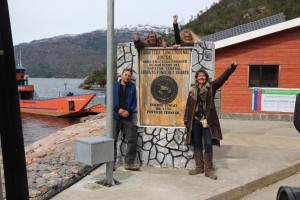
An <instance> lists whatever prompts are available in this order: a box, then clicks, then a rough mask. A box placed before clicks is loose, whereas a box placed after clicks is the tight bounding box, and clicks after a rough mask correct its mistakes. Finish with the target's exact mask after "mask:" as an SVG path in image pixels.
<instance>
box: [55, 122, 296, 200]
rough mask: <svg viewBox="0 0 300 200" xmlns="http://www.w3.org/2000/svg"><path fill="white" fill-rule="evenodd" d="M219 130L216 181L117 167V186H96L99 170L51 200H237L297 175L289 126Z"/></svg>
mask: <svg viewBox="0 0 300 200" xmlns="http://www.w3.org/2000/svg"><path fill="white" fill-rule="evenodd" d="M221 127H222V130H223V137H224V139H223V140H222V141H221V148H218V147H214V168H215V173H216V175H217V176H218V180H211V179H209V178H207V177H205V176H204V175H203V174H200V175H195V176H190V175H188V170H186V169H176V168H158V167H151V166H143V167H142V168H141V171H137V172H134V171H127V170H125V169H124V167H123V166H121V167H119V168H118V169H117V170H116V171H115V172H114V178H115V179H117V180H118V181H120V182H121V184H120V185H116V186H113V187H104V186H102V185H99V184H97V183H96V182H97V181H99V180H102V179H104V178H105V165H103V166H102V167H99V168H98V169H97V170H95V171H93V172H92V173H91V174H90V175H88V176H87V177H85V178H84V179H82V180H81V181H79V182H78V183H76V184H74V185H73V186H71V187H70V188H68V189H66V190H64V191H62V192H61V193H60V194H58V195H57V196H55V197H53V198H52V199H54V200H62V199H63V200H68V199H72V200H77V199H78V200H79V199H86V200H94V199H101V200H106V199H122V200H123V199H124V200H129V199H130V200H132V199H143V200H152V199H153V200H154V199H155V200H157V199H162V200H167V199H173V200H177V199H178V200H181V199H184V200H196V199H201V200H202V199H210V200H220V199H221V200H222V199H224V200H231V199H241V198H243V197H244V198H246V197H245V195H247V194H250V193H252V192H254V191H256V190H258V189H261V188H263V187H266V186H268V185H270V184H273V183H276V182H277V181H280V180H283V179H285V178H287V177H289V176H291V175H293V174H296V173H298V172H300V153H299V152H300V151H299V150H300V134H299V133H298V132H297V131H296V129H295V128H294V125H293V123H292V122H281V121H246V120H225V119H221ZM299 187H300V185H299ZM275 196H276V194H275Z"/></svg>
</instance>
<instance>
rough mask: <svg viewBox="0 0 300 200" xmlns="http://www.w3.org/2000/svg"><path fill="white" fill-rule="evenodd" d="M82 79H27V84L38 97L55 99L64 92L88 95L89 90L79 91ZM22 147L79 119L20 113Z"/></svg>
mask: <svg viewBox="0 0 300 200" xmlns="http://www.w3.org/2000/svg"><path fill="white" fill-rule="evenodd" d="M83 81H84V79H57V78H29V84H30V85H34V87H35V91H36V92H37V94H38V96H39V97H57V96H58V94H59V93H60V94H62V93H65V92H73V93H74V94H78V93H89V92H91V91H89V90H83V89H79V88H78V86H79V85H80V83H82V82H83ZM21 116H22V127H23V135H24V145H25V146H27V145H28V144H30V143H32V142H34V141H37V140H39V139H41V138H43V137H46V136H48V135H49V134H51V133H54V132H55V131H57V130H59V129H62V128H64V127H67V126H70V125H72V124H76V123H78V122H79V119H65V118H55V117H48V116H42V115H34V114H28V113H22V114H21Z"/></svg>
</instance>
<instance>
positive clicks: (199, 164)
mask: <svg viewBox="0 0 300 200" xmlns="http://www.w3.org/2000/svg"><path fill="white" fill-rule="evenodd" d="M194 157H195V163H196V168H195V169H192V170H190V171H189V175H196V174H202V173H204V172H205V176H207V177H209V178H211V179H213V180H217V178H218V177H217V176H216V175H215V174H214V172H213V168H212V166H213V162H212V159H213V156H212V153H204V162H203V153H202V151H199V150H196V151H194Z"/></svg>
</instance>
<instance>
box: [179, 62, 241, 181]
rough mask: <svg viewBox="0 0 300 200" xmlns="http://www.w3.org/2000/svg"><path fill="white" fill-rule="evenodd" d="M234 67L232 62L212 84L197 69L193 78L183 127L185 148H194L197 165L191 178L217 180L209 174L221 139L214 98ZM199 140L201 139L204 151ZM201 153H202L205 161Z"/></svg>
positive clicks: (206, 75)
mask: <svg viewBox="0 0 300 200" xmlns="http://www.w3.org/2000/svg"><path fill="white" fill-rule="evenodd" d="M236 67H237V65H236V64H235V63H234V62H233V63H232V64H231V65H230V66H229V67H228V69H227V70H226V71H225V72H224V73H223V74H222V75H221V76H220V77H218V78H217V79H215V80H214V81H212V82H209V76H208V74H207V72H206V71H205V70H204V69H199V70H198V71H197V72H196V74H195V84H194V85H193V86H192V88H191V90H190V92H189V96H188V99H187V102H186V108H185V113H184V124H185V126H186V129H187V135H186V144H191V145H193V146H194V157H195V163H196V168H195V169H193V170H190V171H189V174H190V175H195V174H200V173H205V176H207V177H209V178H211V179H213V180H216V179H217V176H216V175H215V174H214V173H213V170H212V165H213V163H212V159H213V148H212V145H213V144H214V145H218V146H220V140H221V139H223V137H222V132H221V127H220V122H219V118H218V115H217V111H216V108H215V103H214V98H215V94H216V92H217V90H218V89H219V88H220V87H221V86H222V85H223V84H224V83H225V81H226V80H227V79H228V78H229V76H230V75H231V74H232V73H233V72H234V70H235V69H236ZM201 121H202V122H201ZM205 121H206V122H207V124H205ZM202 138H204V149H203V146H202V144H203V143H202ZM203 150H205V151H204V159H203Z"/></svg>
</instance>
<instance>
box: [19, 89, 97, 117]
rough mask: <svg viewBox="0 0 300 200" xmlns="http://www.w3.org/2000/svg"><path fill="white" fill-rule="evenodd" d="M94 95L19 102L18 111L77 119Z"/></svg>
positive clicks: (82, 114) (84, 113) (83, 113)
mask: <svg viewBox="0 0 300 200" xmlns="http://www.w3.org/2000/svg"><path fill="white" fill-rule="evenodd" d="M94 96H95V94H84V95H74V96H65V97H60V98H52V99H45V100H20V109H21V112H24V113H32V114H40V115H49V116H54V117H79V116H84V115H86V114H87V113H86V112H85V111H84V109H85V107H86V106H87V105H88V103H89V102H90V101H91V100H92V99H93V98H94Z"/></svg>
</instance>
